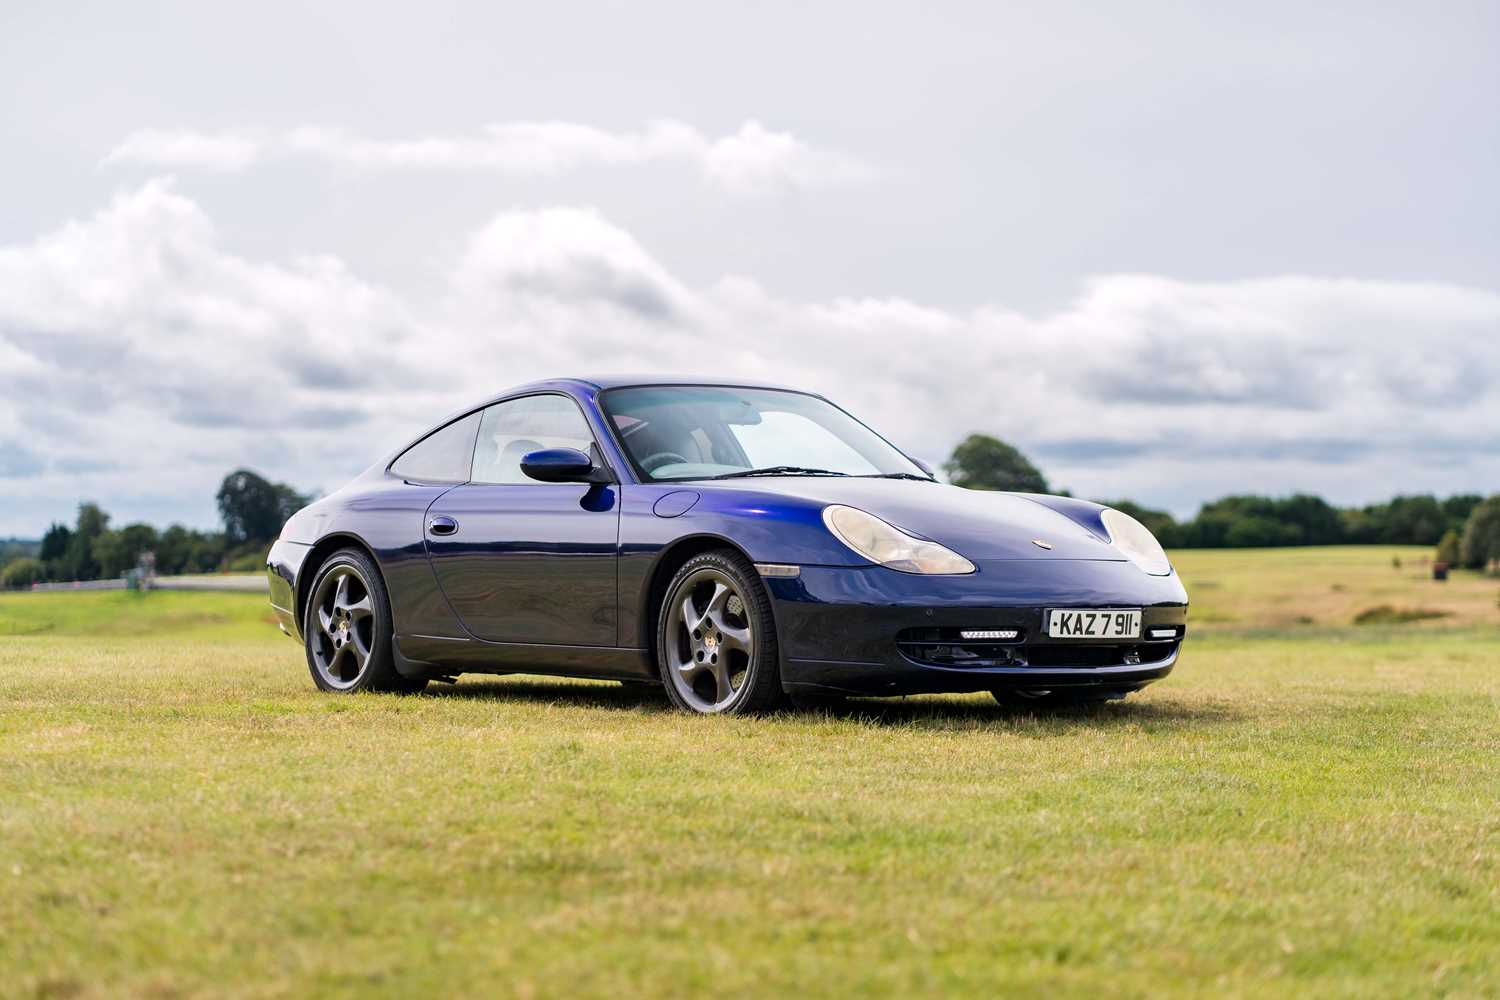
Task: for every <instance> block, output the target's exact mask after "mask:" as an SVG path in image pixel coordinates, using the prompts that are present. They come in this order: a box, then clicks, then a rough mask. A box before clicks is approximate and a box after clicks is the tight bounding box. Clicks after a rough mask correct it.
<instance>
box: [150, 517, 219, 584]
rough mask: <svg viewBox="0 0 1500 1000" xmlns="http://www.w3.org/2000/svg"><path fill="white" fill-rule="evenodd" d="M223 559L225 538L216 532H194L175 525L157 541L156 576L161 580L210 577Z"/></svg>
mask: <svg viewBox="0 0 1500 1000" xmlns="http://www.w3.org/2000/svg"><path fill="white" fill-rule="evenodd" d="M223 559H224V536H223V535H221V534H220V533H218V532H217V531H214V532H205V531H194V530H192V529H191V528H184V527H183V526H182V525H180V524H174V525H172V526H171V527H169V528H168V529H167V530H166V531H163V532H162V533H161V537H160V538H158V539H157V540H156V572H157V573H159V574H161V575H163V576H174V575H176V574H178V573H210V572H213V571H214V570H216V569H218V568H219V564H220V563H221V562H222V561H223Z"/></svg>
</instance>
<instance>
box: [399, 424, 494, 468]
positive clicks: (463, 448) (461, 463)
mask: <svg viewBox="0 0 1500 1000" xmlns="http://www.w3.org/2000/svg"><path fill="white" fill-rule="evenodd" d="M479 416H480V415H479V414H478V413H471V414H469V415H468V416H467V417H464V418H463V419H462V420H455V421H453V423H451V424H449V425H448V426H446V427H441V428H439V429H438V430H435V431H433V432H432V433H431V434H429V435H427V436H426V437H424V438H423V439H422V440H420V441H418V442H417V443H416V444H414V445H412V446H411V447H410V448H408V449H406V450H405V451H403V452H402V453H401V457H400V458H398V459H396V461H394V462H392V463H391V471H392V472H393V473H395V474H396V475H398V476H400V477H401V478H402V479H410V480H413V481H415V482H419V483H465V482H468V480H469V463H470V462H471V461H472V460H473V458H474V434H475V432H476V431H477V430H478V429H479Z"/></svg>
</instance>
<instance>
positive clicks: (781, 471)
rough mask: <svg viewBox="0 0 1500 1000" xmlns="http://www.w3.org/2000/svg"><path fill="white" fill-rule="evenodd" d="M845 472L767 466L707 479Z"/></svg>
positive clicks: (795, 466) (841, 473)
mask: <svg viewBox="0 0 1500 1000" xmlns="http://www.w3.org/2000/svg"><path fill="white" fill-rule="evenodd" d="M848 474H849V473H847V472H834V471H833V470H832V469H809V468H808V467H807V466H805V465H768V466H766V467H765V468H764V469H742V470H740V471H739V472H725V473H721V474H720V475H717V476H709V477H708V478H709V479H745V478H747V477H749V476H847V475H848Z"/></svg>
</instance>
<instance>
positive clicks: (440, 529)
mask: <svg viewBox="0 0 1500 1000" xmlns="http://www.w3.org/2000/svg"><path fill="white" fill-rule="evenodd" d="M427 530H428V531H430V532H432V533H433V534H434V535H451V534H453V533H454V532H456V531H458V522H457V521H455V520H453V518H451V517H444V516H441V515H440V516H438V517H435V518H433V519H432V520H430V521H428V522H427Z"/></svg>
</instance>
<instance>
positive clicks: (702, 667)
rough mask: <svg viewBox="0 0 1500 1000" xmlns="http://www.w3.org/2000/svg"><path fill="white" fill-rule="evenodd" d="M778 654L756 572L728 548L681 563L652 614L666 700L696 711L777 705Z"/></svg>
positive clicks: (741, 711) (736, 711)
mask: <svg viewBox="0 0 1500 1000" xmlns="http://www.w3.org/2000/svg"><path fill="white" fill-rule="evenodd" d="M780 664H781V657H780V652H779V648H778V644H777V641H776V622H775V619H774V618H773V617H772V615H771V599H770V597H769V596H767V594H766V590H765V587H764V586H762V585H761V582H760V574H758V573H757V572H756V571H755V567H754V566H752V565H751V564H750V561H749V560H748V559H746V558H745V557H744V556H742V555H740V554H739V553H738V552H736V551H734V550H733V549H715V550H713V551H710V552H704V553H700V554H699V555H696V556H694V557H693V558H691V559H689V560H688V561H687V562H685V563H683V564H682V566H681V567H680V568H679V569H678V570H677V572H676V574H674V575H673V577H672V582H671V583H670V584H668V585H667V592H666V597H665V598H664V599H663V600H662V604H661V608H660V609H659V610H658V612H657V621H656V665H657V669H658V670H659V671H660V673H661V682H662V687H664V688H666V691H667V697H669V698H671V699H672V704H674V705H676V706H677V707H678V708H681V709H683V710H685V711H688V712H697V713H699V714H703V715H746V714H751V713H759V712H768V711H772V710H773V709H776V708H779V707H781V705H783V704H784V703H785V701H786V695H785V693H784V692H783V691H782V689H781V666H780Z"/></svg>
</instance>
